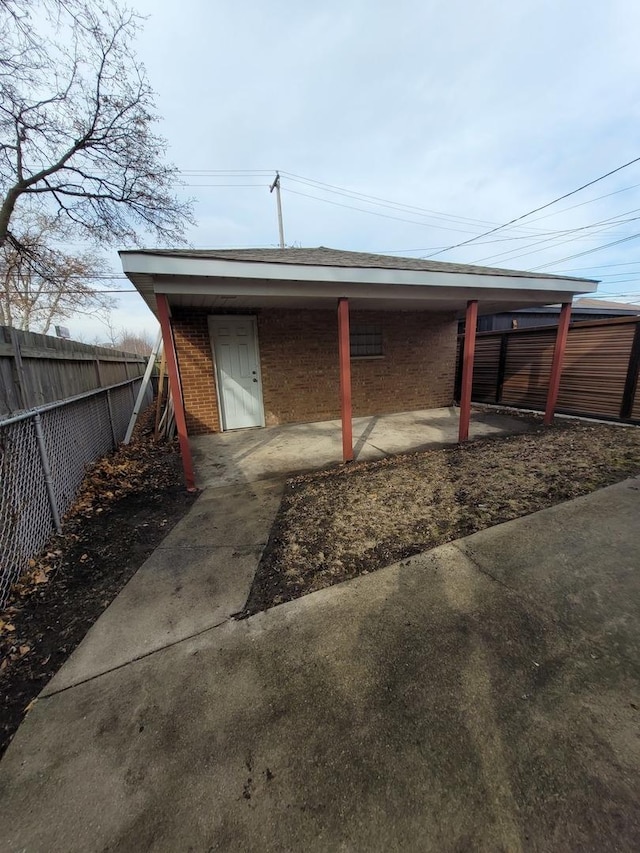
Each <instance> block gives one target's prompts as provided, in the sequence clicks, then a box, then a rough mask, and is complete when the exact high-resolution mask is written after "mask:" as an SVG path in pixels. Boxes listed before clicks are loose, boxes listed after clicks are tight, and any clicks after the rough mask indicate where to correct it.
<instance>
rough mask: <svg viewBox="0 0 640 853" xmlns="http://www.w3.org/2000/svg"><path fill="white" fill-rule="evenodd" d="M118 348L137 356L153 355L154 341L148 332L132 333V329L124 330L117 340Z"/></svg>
mask: <svg viewBox="0 0 640 853" xmlns="http://www.w3.org/2000/svg"><path fill="white" fill-rule="evenodd" d="M116 348H117V349H119V350H123V352H134V353H136V354H137V355H151V351H152V350H153V340H152V338H151V335H150V334H149V333H148V332H146V331H143V332H132V331H131V330H130V329H123V330H122V332H121V333H120V335H119V337H118V339H117V343H116Z"/></svg>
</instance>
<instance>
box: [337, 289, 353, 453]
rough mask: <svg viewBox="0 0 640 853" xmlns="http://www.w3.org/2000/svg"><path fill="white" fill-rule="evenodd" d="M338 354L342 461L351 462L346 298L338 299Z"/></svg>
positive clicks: (347, 302)
mask: <svg viewBox="0 0 640 853" xmlns="http://www.w3.org/2000/svg"><path fill="white" fill-rule="evenodd" d="M338 354H339V358H340V416H341V417H342V461H343V462H353V425H352V423H351V343H350V340H349V300H348V299H338Z"/></svg>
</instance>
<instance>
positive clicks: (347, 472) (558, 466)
mask: <svg viewBox="0 0 640 853" xmlns="http://www.w3.org/2000/svg"><path fill="white" fill-rule="evenodd" d="M532 421H533V419H532ZM533 426H534V428H533V430H532V431H531V432H528V433H523V434H520V435H514V436H509V437H504V438H502V437H501V438H493V439H484V440H480V441H476V442H473V443H470V444H468V445H465V446H462V447H446V448H441V449H436V450H428V451H425V452H421V453H413V454H406V455H401V456H395V457H390V458H387V459H383V460H381V461H378V462H368V463H358V464H354V465H352V466H349V467H347V468H341V469H337V470H331V471H324V472H319V473H314V474H308V475H304V476H301V477H296V478H295V479H292V480H290V481H289V482H288V483H287V486H286V488H285V495H284V498H283V501H282V505H281V507H280V510H279V513H278V516H277V518H276V522H275V524H274V527H273V530H272V533H271V538H270V542H269V544H268V546H267V549H266V550H265V553H264V555H263V558H262V561H261V564H260V567H259V569H258V572H257V574H256V579H255V581H254V585H253V588H252V590H251V594H250V596H249V600H248V602H247V608H246V610H247V612H248V613H254V612H257V611H258V610H263V609H266V608H268V607H271V606H273V605H275V604H279V603H281V602H283V601H288V600H291V599H293V598H297V597H299V596H301V595H304V594H305V593H307V592H313V591H314V590H318V589H321V588H323V587H326V586H329V585H331V584H334V583H338V582H340V581H343V580H347V579H349V578H352V577H355V576H356V575H359V574H362V573H365V572H369V571H373V570H375V569H378V568H381V567H382V566H385V565H388V564H390V563H393V562H395V561H397V560H400V559H403V558H405V557H407V556H409V555H411V554H416V553H418V552H420V551H425V550H428V549H430V548H434V547H435V546H437V545H441V544H443V543H445V542H449V541H451V540H452V539H457V538H459V537H461V536H466V535H468V534H470V533H473V532H475V531H477V530H482V529H483V528H486V527H490V526H492V525H495V524H499V523H500V522H503V521H509V520H511V519H514V518H519V517H520V516H523V515H527V514H528V513H531V512H536V511H537V510H540V509H544V508H545V507H549V506H552V505H553V504H557V503H560V502H561V501H566V500H570V499H572V498H575V497H578V496H579V495H584V494H587V493H588V492H592V491H593V490H594V489H598V488H601V487H602V486H608V485H611V484H612V483H616V482H619V481H620V480H623V479H625V478H627V477H631V476H636V475H638V474H640V428H637V427H621V426H616V425H611V426H609V425H605V424H587V423H584V422H576V421H561V422H559V423H558V424H557V425H556V426H554V427H552V428H542V427H541V426H540V425H539V421H537V422H536V421H533Z"/></svg>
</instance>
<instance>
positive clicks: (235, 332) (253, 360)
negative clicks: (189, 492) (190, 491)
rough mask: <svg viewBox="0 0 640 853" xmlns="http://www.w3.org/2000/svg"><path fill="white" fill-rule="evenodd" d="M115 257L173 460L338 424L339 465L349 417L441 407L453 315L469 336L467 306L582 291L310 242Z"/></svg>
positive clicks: (550, 281) (589, 285) (516, 275)
mask: <svg viewBox="0 0 640 853" xmlns="http://www.w3.org/2000/svg"><path fill="white" fill-rule="evenodd" d="M120 255H121V259H122V263H123V268H124V271H125V272H126V274H127V275H128V277H129V278H130V279H131V281H132V282H133V284H134V285H135V286H136V288H137V289H138V291H139V292H140V293H141V295H142V296H143V298H144V299H145V301H146V302H147V304H148V305H149V307H150V308H151V310H152V311H154V313H155V314H156V316H158V318H159V319H160V321H161V325H162V328H163V338H164V342H165V349H166V352H167V357H168V365H169V368H170V369H171V368H173V369H172V370H170V378H171V380H172V392H173V395H174V399H177V400H178V402H179V404H180V405H177V406H176V416H177V417H176V420H177V423H178V428H179V433H180V435H181V442H182V446H183V455H184V453H188V442H187V435H189V434H191V435H197V434H202V433H209V432H218V431H220V430H231V429H242V428H251V427H264V426H273V425H276V424H286V423H304V422H313V421H322V420H332V419H334V418H338V417H341V418H342V423H343V448H344V459H345V461H348V460H349V459H351V458H352V448H351V447H350V441H351V437H350V436H351V426H350V425H351V418H352V416H359V415H373V414H389V413H393V412H403V411H412V410H419V409H429V408H437V407H440V406H446V405H450V404H451V403H452V402H453V394H454V390H453V389H454V370H455V359H456V334H457V327H458V320H459V319H460V318H461V317H465V316H466V317H467V320H468V322H467V328H468V331H469V332H470V333H472V334H471V337H472V338H473V339H475V317H476V315H477V307H478V302H481V304H482V310H483V313H497V312H499V311H505V310H510V309H513V308H522V307H533V306H536V305H544V304H549V303H557V302H560V303H563V304H566V305H569V304H570V302H571V299H572V298H573V295H574V294H575V293H581V292H585V291H591V290H593V289H594V283H593V282H591V281H585V280H583V279H571V278H566V277H561V276H553V275H546V274H540V273H527V272H515V271H508V270H501V269H489V268H484V267H474V266H469V265H463V264H450V263H441V262H434V261H425V260H419V259H413V258H399V257H391V256H386V255H373V254H367V253H361V252H345V251H337V250H333V249H326V248H323V247H321V248H317V249H242V250H239V249H237V250H211V251H200V250H198V251H192V250H134V251H126V252H121V253H120ZM471 327H473V328H471ZM472 343H473V341H470V342H469V343H468V345H467V348H466V363H467V364H466V369H467V373H468V372H469V370H471V369H472V360H473V346H472ZM469 381H470V378H469ZM463 385H464V383H463ZM467 402H468V401H467ZM462 404H463V405H462V414H463V421H464V420H466V427H467V431H468V406H466V413H465V400H463V401H462ZM461 437H462V438H464V437H465V435H464V423H461Z"/></svg>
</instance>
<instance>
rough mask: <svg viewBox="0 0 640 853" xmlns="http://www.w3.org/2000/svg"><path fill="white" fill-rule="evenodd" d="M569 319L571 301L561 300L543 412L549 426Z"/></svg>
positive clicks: (556, 395) (560, 371)
mask: <svg viewBox="0 0 640 853" xmlns="http://www.w3.org/2000/svg"><path fill="white" fill-rule="evenodd" d="M570 319H571V303H570V302H563V303H562V310H561V311H560V319H559V322H558V331H557V333H556V345H555V348H554V350H553V362H552V364H551V377H550V379H549V391H548V394H547V407H546V409H545V412H544V423H545V424H546V425H547V426H549V424H551V422H552V421H553V415H554V413H555V410H556V403H557V402H558V393H559V391H560V378H561V376H562V361H563V359H564V351H565V348H566V346H567V337H568V335H569V321H570Z"/></svg>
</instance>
